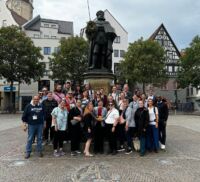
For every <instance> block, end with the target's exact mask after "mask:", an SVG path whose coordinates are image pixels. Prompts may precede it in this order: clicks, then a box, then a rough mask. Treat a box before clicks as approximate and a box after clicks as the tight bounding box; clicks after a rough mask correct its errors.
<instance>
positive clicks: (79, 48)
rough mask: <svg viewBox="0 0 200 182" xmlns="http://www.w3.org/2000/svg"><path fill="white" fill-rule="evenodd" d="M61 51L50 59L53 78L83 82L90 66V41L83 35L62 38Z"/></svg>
mask: <svg viewBox="0 0 200 182" xmlns="http://www.w3.org/2000/svg"><path fill="white" fill-rule="evenodd" d="M60 43H61V45H60V47H59V49H60V51H59V52H58V53H54V54H53V58H49V59H50V68H51V70H52V75H51V78H53V79H58V80H64V81H65V80H67V79H70V80H74V81H78V82H79V83H81V82H82V81H83V73H84V72H85V71H86V69H87V67H88V42H87V41H85V40H84V39H83V38H81V37H78V36H76V37H70V38H68V39H62V40H61V42H60Z"/></svg>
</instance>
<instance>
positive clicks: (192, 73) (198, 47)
mask: <svg viewBox="0 0 200 182" xmlns="http://www.w3.org/2000/svg"><path fill="white" fill-rule="evenodd" d="M179 63H180V68H179V72H178V79H177V81H178V83H179V86H180V87H182V88H185V87H187V86H189V85H191V86H193V87H196V88H198V86H199V85H200V37H199V36H196V37H194V39H193V40H192V42H191V43H190V47H188V48H186V49H185V52H184V53H183V55H182V57H181V59H180V61H179Z"/></svg>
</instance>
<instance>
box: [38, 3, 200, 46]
mask: <svg viewBox="0 0 200 182" xmlns="http://www.w3.org/2000/svg"><path fill="white" fill-rule="evenodd" d="M89 3H90V12H91V17H92V19H93V18H94V17H95V13H96V12H97V11H98V10H100V9H101V10H105V9H108V10H109V11H110V12H111V14H112V15H113V16H114V17H115V18H116V19H117V20H118V21H119V22H120V23H121V25H122V26H123V27H124V28H125V29H126V30H127V31H128V33H129V42H133V41H135V40H137V39H138V38H140V37H144V38H148V37H149V36H150V35H151V34H152V33H153V32H154V31H155V29H156V28H157V27H158V26H159V25H160V24H161V23H164V25H165V27H166V28H167V30H168V32H169V34H170V35H171V37H172V39H173V40H174V42H175V44H176V45H177V47H178V48H179V49H180V50H181V49H183V48H185V47H187V46H188V45H189V43H190V42H191V40H192V38H193V37H194V36H195V35H200V1H199V0H89ZM38 14H40V15H41V17H43V18H51V19H58V20H67V21H73V22H74V31H75V34H79V32H80V29H81V28H82V27H84V26H85V25H86V22H87V21H88V20H89V16H88V8H87V0H34V16H36V15H38Z"/></svg>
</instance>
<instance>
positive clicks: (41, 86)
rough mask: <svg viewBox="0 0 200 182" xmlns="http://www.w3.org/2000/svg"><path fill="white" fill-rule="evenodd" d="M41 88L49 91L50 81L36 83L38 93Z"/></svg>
mask: <svg viewBox="0 0 200 182" xmlns="http://www.w3.org/2000/svg"><path fill="white" fill-rule="evenodd" d="M43 87H47V88H48V90H50V80H40V81H38V91H40V90H42V88H43Z"/></svg>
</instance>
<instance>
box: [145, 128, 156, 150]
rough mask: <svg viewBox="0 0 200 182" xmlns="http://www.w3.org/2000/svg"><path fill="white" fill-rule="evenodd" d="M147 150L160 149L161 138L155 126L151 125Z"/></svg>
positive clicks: (148, 132) (148, 131)
mask: <svg viewBox="0 0 200 182" xmlns="http://www.w3.org/2000/svg"><path fill="white" fill-rule="evenodd" d="M146 144H147V149H148V150H158V149H159V137H158V128H156V126H155V125H149V126H148V127H147V143H146Z"/></svg>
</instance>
